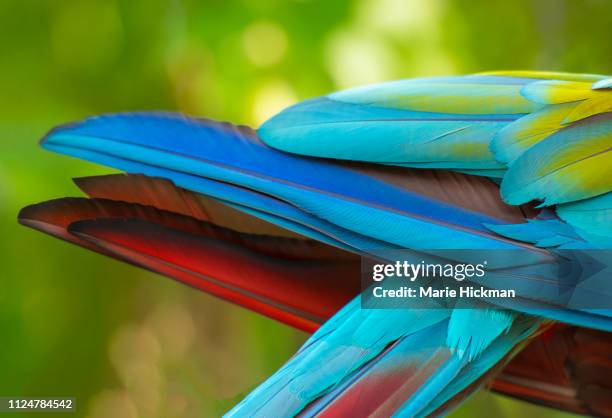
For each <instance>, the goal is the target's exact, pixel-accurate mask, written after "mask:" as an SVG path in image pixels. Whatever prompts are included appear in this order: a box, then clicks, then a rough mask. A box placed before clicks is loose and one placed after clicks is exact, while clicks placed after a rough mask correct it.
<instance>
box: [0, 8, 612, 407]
mask: <svg viewBox="0 0 612 418" xmlns="http://www.w3.org/2000/svg"><path fill="white" fill-rule="evenodd" d="M610 16H611V15H610V2H609V1H605V0H599V1H598V0H590V1H587V0H584V1H572V0H566V1H562V0H549V1H545V0H541V1H536V0H534V1H527V0H521V1H508V2H492V1H488V0H476V1H474V0H471V1H451V0H447V1H444V0H439V1H435V0H433V1H432V0H410V1H403V0H378V1H377V0H342V1H314V0H312V1H309V0H301V1H297V0H296V1H280V0H277V1H275V0H240V1H236V0H232V1H196V0H183V1H181V0H130V1H124V2H120V1H118V0H114V1H113V0H96V1H76V0H74V1H63V0H56V1H47V2H45V1H41V0H2V1H1V2H0V37H1V38H0V39H1V44H0V45H1V46H0V48H1V54H0V62H1V65H0V93H1V95H0V110H1V112H0V135H1V139H0V261H1V264H0V272H1V273H0V274H1V276H0V277H1V284H2V286H1V288H0V395H2V396H75V397H77V398H78V401H77V403H78V408H79V411H78V413H77V414H76V416H79V417H92V418H94V417H95V418H98V417H113V418H124V417H125V418H136V417H164V418H166V417H168V418H172V417H202V416H204V417H209V416H211V417H212V416H218V415H219V414H220V413H222V412H223V411H225V410H227V408H229V407H230V406H231V405H232V404H233V403H234V402H236V401H237V400H239V399H240V397H241V396H242V395H243V394H245V393H246V392H248V391H249V390H250V389H251V388H252V387H253V386H254V385H255V384H257V383H258V382H260V381H261V380H262V379H263V378H264V377H265V376H267V375H268V374H270V373H271V372H273V371H274V370H275V369H276V368H277V367H279V366H280V365H281V364H282V363H283V362H284V361H285V360H286V359H287V358H288V357H289V356H290V355H291V353H292V352H293V351H294V350H295V349H296V347H297V346H298V345H299V344H300V343H301V342H302V341H303V340H304V338H305V335H304V334H302V333H300V332H297V331H294V330H291V329H289V328H288V327H286V326H283V325H280V324H278V323H275V322H273V321H271V320H268V319H266V318H263V317H260V316H257V315H255V314H252V313H249V312H247V311H244V310H241V309H239V308H237V307H234V306H229V305H227V304H224V303H222V302H220V301H218V300H216V299H213V298H212V297H209V296H207V295H204V294H199V293H198V292H196V291H194V290H192V289H189V288H187V287H184V286H182V285H180V284H178V283H175V282H172V281H170V280H167V279H164V278H161V277H158V276H156V275H154V274H151V273H148V272H145V271H141V270H138V269H136V268H133V267H129V266H126V265H123V264H120V263H118V262H116V261H112V260H109V259H105V258H103V257H102V256H98V255H95V254H93V253H89V252H87V251H85V250H82V249H79V248H76V247H72V246H70V245H68V244H66V243H63V242H60V241H57V240H55V239H52V238H49V237H47V236H44V235H42V234H40V233H37V232H34V231H31V230H28V229H25V228H23V227H20V226H18V225H17V223H16V221H15V218H16V214H17V212H18V210H19V208H20V207H22V206H24V205H26V204H30V203H34V202H38V201H42V200H46V199H50V198H54V197H60V196H65V195H77V194H78V192H77V190H76V188H75V187H74V186H73V185H72V183H71V181H70V178H71V177H75V176H82V175H91V174H101V173H104V172H108V170H106V169H104V168H102V167H98V166H94V165H92V164H88V163H85V162H81V161H77V160H72V159H70V158H65V157H61V156H57V155H53V154H50V153H45V152H43V151H42V150H41V149H39V148H38V147H37V140H38V139H39V138H40V137H41V136H42V135H43V134H44V133H45V131H47V130H48V129H49V128H51V127H53V126H54V125H56V124H59V123H63V122H66V121H70V120H74V119H79V118H82V117H85V116H88V115H92V114H97V113H102V112H115V111H123V110H137V109H170V110H180V111H183V112H187V113H190V114H195V115H206V116H208V117H212V118H217V119H224V120H232V121H234V122H240V123H247V124H253V125H256V124H258V123H260V122H261V121H262V120H264V119H265V118H266V117H268V116H270V115H271V114H273V113H274V112H276V111H278V110H279V109H281V108H282V107H283V106H286V105H288V104H290V103H292V102H294V101H296V100H299V99H304V98H307V97H310V96H315V95H320V94H322V93H325V92H328V91H331V90H334V89H338V88H343V87H349V86H353V85H357V84H362V83H368V82H375V81H381V80H387V79H393V78H400V77H412V76H421V75H436V74H460V73H467V72H476V71H484V70H492V69H518V68H520V69H549V70H567V71H576V72H594V73H607V74H610V73H612V43H611V42H610V27H611V24H612V18H611V17H610ZM55 416H57V415H55ZM71 416H75V415H74V414H73V415H71ZM452 416H454V417H477V416H496V417H516V416H523V417H525V416H538V417H561V416H567V415H564V414H560V413H555V412H553V411H550V410H546V409H542V408H538V407H535V406H530V405H526V404H523V403H520V402H516V401H513V400H509V399H506V398H503V397H501V396H496V395H492V394H490V393H488V392H481V393H479V394H477V395H476V396H475V397H474V398H472V399H471V400H470V401H469V402H467V403H466V404H465V405H464V406H462V407H461V408H460V409H459V410H457V411H456V412H454V413H453V415H452Z"/></svg>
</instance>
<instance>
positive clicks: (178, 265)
mask: <svg viewBox="0 0 612 418" xmlns="http://www.w3.org/2000/svg"><path fill="white" fill-rule="evenodd" d="M243 216H244V215H243ZM19 219H20V222H21V223H22V224H25V225H27V226H30V227H33V228H35V229H39V230H42V231H44V232H47V233H50V234H52V235H55V236H58V237H60V238H63V239H65V240H67V241H70V242H72V243H75V244H78V245H81V246H83V247H86V248H88V249H91V250H94V251H97V252H100V253H102V254H105V255H109V256H111V257H114V258H117V259H120V260H123V261H127V262H129V263H131V264H135V265H138V266H141V267H144V268H147V269H149V270H153V271H155V272H158V273H161V274H163V275H166V276H169V277H172V278H175V279H177V280H179V281H181V282H183V283H186V284H188V285H191V286H194V287H196V288H199V289H200V290H204V291H206V292H208V293H211V294H213V295H216V296H218V297H221V298H224V299H227V300H229V301H232V302H234V303H238V304H240V305H243V306H245V307H248V308H250V309H253V310H255V311H257V312H261V313H263V314H265V315H268V316H271V317H273V318H275V319H277V320H280V321H283V322H286V323H288V324H290V325H293V326H296V327H298V328H300V329H304V330H307V331H311V332H312V331H314V330H315V329H316V328H318V327H319V325H320V324H321V323H322V322H323V321H324V320H325V319H326V318H328V317H329V316H331V315H332V314H333V313H334V312H335V311H337V310H338V309H340V307H341V306H342V305H343V304H344V303H346V302H347V301H348V300H350V298H351V297H353V296H354V295H355V294H356V293H357V292H358V291H359V265H360V264H359V260H358V258H357V257H356V256H353V255H351V254H350V253H345V254H341V253H339V252H338V250H336V249H334V248H331V247H329V246H327V245H325V244H322V243H318V242H314V241H306V240H303V239H295V238H287V237H276V236H267V235H256V234H248V233H241V232H237V231H233V230H230V229H227V228H224V227H219V226H216V225H214V224H211V223H209V222H204V221H200V220H197V219H195V218H192V217H187V216H184V215H180V214H176V213H173V212H168V211H163V210H159V209H156V208H153V207H152V206H142V205H139V204H130V203H125V202H116V201H111V200H105V199H78V198H66V199H59V200H56V201H50V202H45V203H42V204H39V205H33V206H29V207H27V208H24V209H23V210H22V211H21V213H20V217H19ZM331 277H333V280H330V278H331ZM296 294H299V295H300V298H295V295H296Z"/></svg>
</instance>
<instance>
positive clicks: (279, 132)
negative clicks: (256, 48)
mask: <svg viewBox="0 0 612 418" xmlns="http://www.w3.org/2000/svg"><path fill="white" fill-rule="evenodd" d="M536 74H537V73H536ZM554 75H555V74H553V75H552V76H554ZM556 75H557V76H559V77H566V78H567V77H569V76H563V75H560V74H556ZM534 77H535V79H534ZM538 77H541V78H542V79H547V78H550V77H551V75H550V74H542V75H541V76H537V75H536V76H533V74H531V73H530V74H527V75H526V76H525V77H523V76H512V75H503V74H501V75H495V76H487V75H480V76H470V77H447V78H434V79H420V80H403V81H399V82H392V83H385V84H382V85H377V86H370V87H365V88H360V89H353V90H348V91H345V92H339V93H334V94H331V95H329V96H327V97H324V98H319V99H312V100H309V101H306V102H303V103H299V104H297V105H295V106H293V107H290V108H288V109H286V110H285V111H283V112H281V113H280V114H279V115H277V116H275V117H274V118H272V119H271V120H269V121H268V122H266V123H265V124H264V125H263V126H262V127H261V128H260V129H259V131H258V134H259V136H260V137H261V138H262V139H263V141H264V142H265V144H264V142H261V141H260V140H259V138H258V136H257V135H255V134H254V133H253V132H252V131H249V130H246V129H239V128H236V127H233V126H231V125H228V124H220V123H216V122H211V121H204V120H194V119H189V118H186V117H183V116H178V115H173V114H161V113H160V114H146V113H142V114H122V115H109V116H102V117H97V118H91V119H87V120H85V121H83V122H79V123H76V124H72V125H67V126H64V127H60V128H57V129H55V130H53V131H52V132H50V133H49V134H48V135H47V137H46V138H45V140H44V141H43V146H44V147H45V148H47V149H50V150H52V151H57V152H61V153H64V154H68V155H72V156H75V157H79V158H83V159H87V160H90V161H94V162H98V163H101V164H106V165H109V166H112V167H115V168H118V169H121V170H124V171H127V172H130V173H144V174H147V175H150V176H160V177H165V178H167V179H170V180H172V181H173V182H174V183H175V184H176V185H178V186H181V187H184V188H187V189H190V190H193V191H196V192H199V193H202V194H205V195H208V196H211V197H213V198H215V199H218V200H220V201H222V202H225V203H228V204H230V205H231V206H233V207H235V208H237V209H240V210H243V211H246V212H248V213H250V214H253V215H255V216H258V217H260V218H263V219H265V220H268V221H270V222H272V223H275V224H277V225H279V226H282V227H284V228H287V229H290V230H293V231H295V232H298V233H300V234H303V235H306V236H308V237H310V238H313V239H315V240H319V241H324V242H326V243H329V244H331V245H334V246H336V247H339V248H342V249H345V250H348V251H351V252H355V253H358V254H361V255H372V254H376V255H378V256H379V254H380V253H379V251H380V250H393V249H398V248H408V249H412V250H416V251H421V252H422V253H425V254H428V255H431V253H432V250H435V249H481V250H484V249H486V250H514V251H520V254H521V256H520V259H517V260H512V262H511V263H510V265H506V266H504V267H505V270H500V271H497V272H494V273H493V274H492V276H491V277H490V278H489V280H500V281H499V282H497V284H499V283H503V281H502V279H503V280H513V281H514V282H515V286H516V289H517V291H518V293H519V295H518V299H519V301H518V302H517V303H516V304H514V303H504V304H501V306H494V305H493V303H495V302H494V301H490V300H489V301H482V308H481V309H472V308H465V309H460V308H457V309H449V308H443V307H442V306H441V305H439V304H436V302H433V301H432V306H430V307H429V309H425V308H422V309H412V310H408V309H396V310H391V309H372V310H364V309H361V306H360V300H359V298H357V299H354V300H353V301H352V302H350V303H349V304H348V305H347V306H345V307H344V308H343V309H342V310H341V311H340V312H338V313H337V314H336V315H335V316H334V317H332V318H331V319H330V320H329V321H328V322H327V323H326V324H325V325H324V326H323V327H322V328H320V329H319V331H318V332H316V333H315V334H314V335H313V336H312V337H311V338H310V339H309V341H308V342H307V343H306V344H305V345H304V347H303V348H302V349H301V350H300V351H299V352H298V353H297V354H296V355H295V356H294V357H293V358H292V359H290V360H289V362H288V363H287V364H286V365H285V366H284V367H283V368H281V369H280V370H279V371H278V372H277V373H276V374H275V375H274V376H272V377H271V378H270V379H268V380H267V381H266V382H264V383H263V384H262V385H261V386H260V387H259V388H257V389H256V390H255V391H254V392H253V393H252V394H251V395H250V396H249V397H247V398H246V399H245V400H244V401H242V402H241V403H240V404H239V405H237V406H236V408H235V409H233V410H232V411H231V412H230V413H229V415H230V416H263V417H268V416H292V415H295V414H297V413H300V412H302V413H303V414H304V416H314V415H317V414H320V415H325V414H326V413H330V414H331V413H332V411H334V410H338V409H334V408H346V407H347V405H350V404H351V402H354V400H353V398H351V396H352V395H351V393H352V391H356V392H359V391H360V390H364V387H365V386H363V387H362V386H361V385H365V383H364V382H369V383H368V384H373V383H372V382H378V381H379V380H377V379H382V380H381V381H382V382H384V384H386V385H391V386H393V385H398V383H397V382H394V381H392V379H390V378H389V375H393V373H395V372H394V370H395V369H397V370H404V369H405V370H412V369H410V367H414V368H415V370H417V371H418V372H419V373H421V374H420V375H418V374H417V376H420V377H422V379H421V380H420V381H418V385H417V384H416V383H417V380H418V379H417V380H415V385H414V386H411V387H407V386H406V385H404V386H401V385H400V386H393V387H394V388H396V391H395V392H393V393H392V394H388V396H389V401H388V402H387V403H385V402H384V401H385V399H386V398H384V399H382V400H381V401H380V404H376V403H375V402H374V403H371V402H370V403H368V405H367V407H368V408H374V409H372V411H373V413H374V412H377V413H380V414H384V413H386V412H389V411H392V412H395V413H397V415H398V416H426V415H429V414H432V413H442V412H443V409H440V408H445V405H446V404H447V402H449V401H450V400H451V399H453V398H454V397H459V398H460V397H463V396H467V395H468V394H469V392H470V391H471V390H473V388H474V387H476V385H477V383H478V382H480V380H481V378H482V377H483V376H484V375H485V374H486V373H488V371H490V370H491V369H493V368H494V367H495V366H496V365H498V364H501V363H503V362H504V361H506V360H507V359H508V358H510V357H511V356H512V355H513V354H514V353H515V352H516V351H517V350H519V349H520V347H521V346H522V344H523V343H524V342H525V341H526V339H527V338H529V337H530V336H531V335H533V334H534V333H536V332H537V331H538V329H539V328H540V327H541V326H543V325H546V324H548V322H549V321H550V320H557V321H562V322H567V323H571V324H577V325H581V326H587V327H595V328H600V329H602V330H608V331H610V330H612V312H610V311H608V310H603V309H600V310H593V309H559V308H560V307H559V306H558V303H557V302H556V299H555V297H556V296H558V293H559V289H560V285H559V283H557V282H556V281H555V278H554V276H553V275H551V274H549V271H547V270H546V268H547V267H549V266H550V265H551V263H553V262H556V261H557V260H558V259H557V258H555V257H557V254H556V252H557V251H559V249H565V248H572V249H588V248H608V243H610V236H611V235H612V233H610V230H609V228H607V229H606V228H602V227H601V225H606V222H607V221H608V220H609V219H610V217H611V216H612V215H611V213H612V212H611V206H612V205H611V204H610V203H611V202H612V199H611V198H610V190H612V184H610V182H607V183H606V182H605V181H601V179H596V180H597V181H591V180H592V176H591V177H589V176H590V175H591V174H590V173H587V174H585V175H584V176H583V177H580V176H577V175H575V173H570V175H568V176H567V178H563V181H565V183H564V184H566V185H567V188H565V189H559V188H557V189H554V188H551V184H552V185H558V184H559V183H558V182H557V183H555V181H556V180H555V179H553V180H550V181H549V179H548V178H544V177H545V176H544V177H542V176H543V175H542V173H541V171H542V170H540V168H541V167H540V165H542V166H544V167H545V168H546V167H547V166H546V164H548V163H549V162H550V161H557V162H558V163H559V164H561V165H563V164H565V163H566V162H567V163H568V164H571V163H573V162H572V161H571V158H570V157H572V155H569V157H568V156H567V155H564V154H563V150H562V149H561V148H564V147H565V148H564V149H568V148H567V147H568V146H569V145H567V144H570V145H572V144H574V145H576V149H577V151H575V153H580V152H582V151H584V149H583V148H584V147H582V148H581V144H583V143H585V142H586V141H589V143H590V145H589V146H590V147H591V148H597V147H600V148H602V147H604V145H605V144H604V143H607V142H606V141H608V140H609V136H607V135H608V133H609V131H610V130H612V129H611V128H610V124H609V114H603V115H595V116H591V117H590V119H589V118H586V119H584V120H582V121H578V122H576V121H574V120H568V119H567V117H566V113H567V112H571V111H575V109H573V107H572V106H574V105H571V106H570V105H567V104H566V103H565V102H560V104H559V106H561V107H559V108H556V107H555V108H550V107H547V106H548V104H549V103H550V100H549V99H550V98H549V96H548V95H549V94H552V93H550V91H549V90H550V89H549V88H548V87H546V90H540V88H539V87H538V86H536V87H531V86H532V83H537V82H538ZM566 78H562V79H563V80H565V79H566ZM600 78H601V77H596V76H593V77H591V78H589V83H591V82H595V83H596V84H595V86H594V87H595V88H597V89H604V90H605V89H607V88H608V87H609V82H608V81H609V79H607V80H600ZM597 80H600V81H597ZM561 84H562V85H563V86H565V84H563V83H561ZM552 85H553V87H554V86H555V85H556V84H555V83H552ZM589 85H590V84H589ZM564 88H565V87H564ZM599 91H601V90H598V92H599ZM553 93H554V94H556V93H555V92H554V91H553ZM602 94H607V93H606V92H605V91H604V92H603V93H602ZM536 99H537V100H536ZM597 100H600V99H597ZM597 103H599V104H600V102H597ZM554 104H555V105H557V104H556V103H554ZM572 109H573V110H572ZM567 124H569V125H567ZM566 125H567V126H566ZM542 132H545V133H546V135H543V138H540V136H542ZM549 134H550V135H549ZM536 136H537V140H535V139H534V137H536ZM517 138H518V139H517ZM530 141H531V142H533V143H531V142H530ZM538 141H540V142H538ZM559 142H562V143H563V144H559ZM602 144H603V145H602ZM274 148H279V149H280V150H282V151H286V152H279V151H278V150H275V149H274ZM591 148H589V149H587V150H586V151H584V152H585V155H587V154H588V153H589V152H590V151H591ZM597 149H599V148H597ZM572 152H574V151H572ZM572 152H570V153H569V154H572ZM292 153H294V154H302V156H301V155H293V154H292ZM315 157H325V158H329V159H328V160H326V159H323V158H315ZM597 157H598V158H601V157H600V156H599V154H597ZM604 158H607V156H606V157H604ZM338 160H353V161H365V162H369V163H382V164H384V165H395V166H403V167H414V168H418V169H422V168H435V169H451V170H455V171H459V172H468V173H473V174H477V175H480V176H485V177H499V178H503V179H502V180H501V183H502V192H503V194H504V196H505V197H506V198H507V201H508V202H510V203H513V204H518V203H525V202H527V201H529V200H531V199H533V198H540V199H542V200H544V203H545V204H553V203H561V202H562V203H564V204H563V205H561V206H559V207H558V209H557V210H558V214H559V218H557V216H556V215H555V214H554V213H553V212H552V211H549V212H547V213H545V214H542V215H541V216H540V217H539V218H537V219H531V220H529V221H527V222H525V217H526V216H525V215H524V213H523V212H521V210H522V209H518V208H510V209H504V210H508V211H510V212H509V213H511V215H512V216H511V217H510V218H511V220H509V219H508V217H507V215H508V214H504V213H501V208H502V203H501V202H499V201H498V199H497V200H496V198H497V196H495V197H493V194H492V193H494V194H495V195H497V188H496V187H495V186H491V183H489V180H488V179H486V178H480V179H479V180H478V182H477V185H478V187H477V188H476V189H475V190H477V191H478V192H477V193H472V195H470V196H471V199H470V200H472V201H470V202H468V201H466V200H465V199H463V200H462V197H461V196H462V194H464V193H465V194H467V193H468V188H469V187H473V184H472V183H470V182H473V181H474V180H470V179H469V178H468V177H467V176H463V175H457V176H455V177H448V178H447V179H446V180H445V181H441V180H440V179H439V178H437V177H436V174H433V175H431V177H430V178H427V179H421V178H419V176H418V175H414V177H410V179H412V180H413V181H414V184H410V182H407V183H401V179H402V177H401V175H399V176H398V175H396V174H393V175H390V174H389V171H385V170H383V169H380V168H379V169H373V168H372V166H364V165H355V164H349V163H341V162H339V161H338ZM566 160H567V161H566ZM568 161H569V162H568ZM563 167H564V166H563ZM389 170H390V169H389ZM554 170H555V169H554V167H553V171H554ZM549 171H550V170H549ZM405 173H413V171H405ZM553 174H554V173H553ZM406 175H407V174H406ZM546 175H547V174H546ZM394 176H395V177H394ZM407 176H408V175H407ZM553 177H554V176H553ZM543 178H544V179H543ZM398 179H399V183H398ZM585 179H586V180H585ZM420 181H423V182H424V186H423V185H421V184H420V183H419V182H420ZM432 185H433V187H438V188H440V190H438V191H437V193H431V194H429V193H428V190H427V188H430V187H432ZM417 186H418V187H417ZM590 186H593V187H590ZM491 190H492V192H491ZM455 194H456V195H455ZM585 198H590V199H587V200H580V201H577V202H573V200H579V199H585ZM474 200H476V201H477V202H476V203H474V202H473V201H474ZM495 205H497V206H495ZM491 207H494V208H498V209H499V213H497V212H496V210H490V209H491ZM504 208H505V207H504ZM531 243H533V244H535V245H531ZM551 260H552V261H551ZM456 261H462V260H456ZM538 263H540V264H541V265H542V266H541V268H540V269H538V270H529V268H532V265H537V264H538ZM546 263H549V264H548V265H547V264H546ZM526 265H529V266H528V267H526ZM534 271H537V272H538V273H539V274H541V277H537V278H534V277H532V276H531V275H530V274H529V273H530V272H532V273H533V272H534ZM484 284H486V283H484ZM488 284H489V285H492V286H494V285H495V283H492V282H490V283H488ZM573 286H574V288H573V289H574V290H575V292H576V294H580V295H583V296H584V295H589V294H590V293H589V292H591V293H593V292H596V291H597V290H599V289H600V290H601V294H602V295H603V296H604V297H607V296H608V294H609V293H610V294H612V288H611V287H610V286H609V285H607V284H606V283H605V281H604V282H602V281H587V282H584V283H576V284H575V285H573ZM602 286H604V288H601V287H602ZM606 286H607V287H606ZM500 307H502V308H504V309H498V308H500ZM430 360H431V363H428V362H429V361H430ZM397 373H399V372H397ZM415 373H416V372H415ZM385 379H387V380H385ZM415 379H416V378H415ZM409 381H410V380H409ZM404 383H405V382H404ZM400 387H401V390H400V389H398V388H400ZM369 389H370V390H371V387H369ZM359 393H361V392H359ZM364 393H365V392H364ZM381 396H382V395H381ZM385 396H387V395H385ZM364 397H365V398H367V395H366V394H364ZM362 401H363V400H362ZM364 408H366V406H364Z"/></svg>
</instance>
